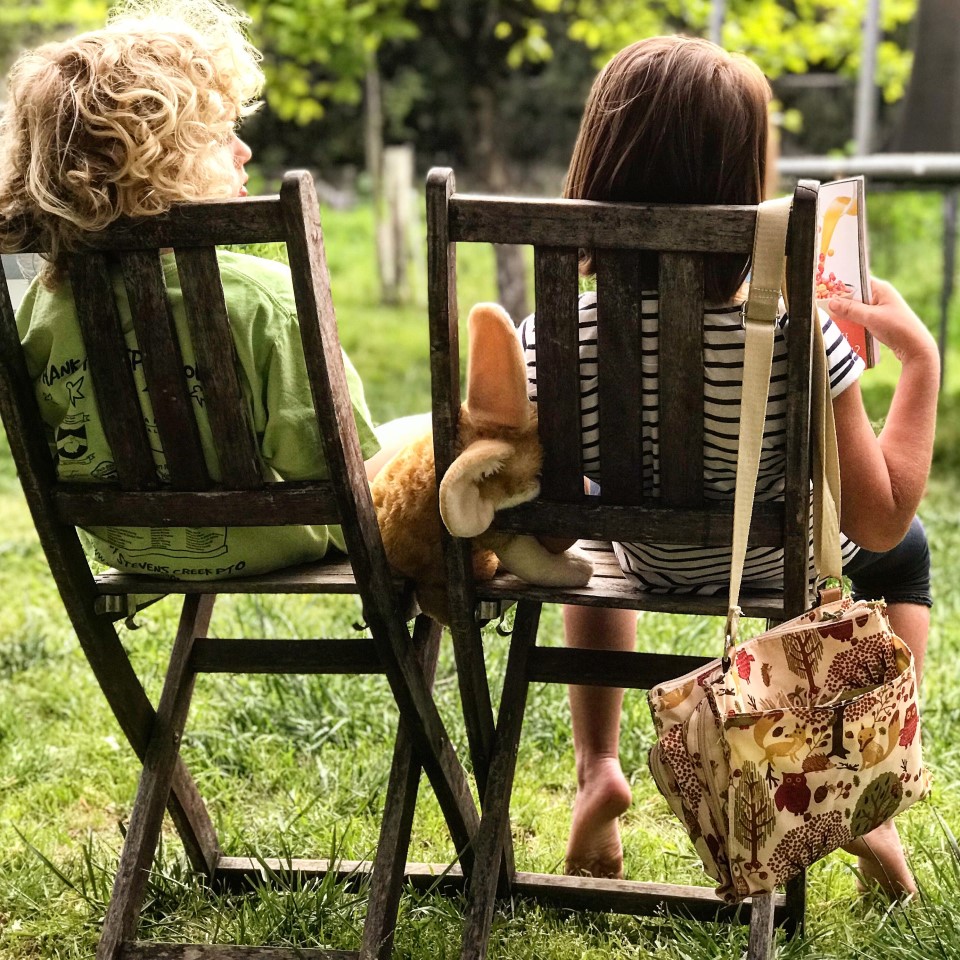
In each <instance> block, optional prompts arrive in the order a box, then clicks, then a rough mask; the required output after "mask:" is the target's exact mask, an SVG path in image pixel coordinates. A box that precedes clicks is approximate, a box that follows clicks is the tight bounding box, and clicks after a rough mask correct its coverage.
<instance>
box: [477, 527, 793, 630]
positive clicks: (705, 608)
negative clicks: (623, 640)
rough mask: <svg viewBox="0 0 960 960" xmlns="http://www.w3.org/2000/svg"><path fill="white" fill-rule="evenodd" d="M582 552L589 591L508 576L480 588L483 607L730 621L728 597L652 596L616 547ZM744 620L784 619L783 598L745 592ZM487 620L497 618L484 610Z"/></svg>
mask: <svg viewBox="0 0 960 960" xmlns="http://www.w3.org/2000/svg"><path fill="white" fill-rule="evenodd" d="M579 548H580V549H581V550H582V551H583V552H584V553H586V554H587V556H589V557H590V559H591V560H592V561H593V577H592V578H591V579H590V582H589V583H588V584H587V585H586V586H584V587H542V586H536V585H534V584H530V583H527V582H526V581H525V580H521V579H520V578H519V577H517V576H514V575H513V574H512V573H507V572H506V571H504V570H500V571H498V572H497V575H496V576H495V577H494V578H493V579H492V580H487V581H485V582H483V583H477V584H476V591H477V599H478V600H479V601H480V602H481V603H484V604H487V603H493V604H496V603H498V602H499V603H501V606H502V608H503V609H505V608H506V606H507V605H509V603H512V602H514V601H516V600H520V599H526V600H539V601H541V602H543V603H570V604H577V605H580V606H593V607H623V608H627V609H630V610H651V611H654V612H657V613H688V614H689V613H696V614H706V615H713V616H725V615H726V612H727V596H726V593H725V592H722V593H720V594H717V595H713V596H700V595H698V594H690V593H653V592H652V591H649V590H643V589H640V588H639V587H638V586H637V584H636V583H634V582H633V581H632V580H630V579H629V578H628V577H626V576H624V573H623V571H622V570H621V569H620V562H619V561H618V560H617V557H616V554H614V552H613V547H612V546H611V545H610V544H609V543H606V542H603V541H600V540H581V541H580V543H579ZM740 609H741V610H742V611H743V613H744V616H747V617H760V618H762V619H767V618H771V619H781V620H782V619H783V597H782V595H780V596H778V595H773V594H763V593H758V592H751V591H750V590H748V589H744V590H743V591H742V593H741V598H740ZM483 614H484V618H487V617H492V616H495V613H493V612H492V608H491V607H488V606H485V607H484V610H483Z"/></svg>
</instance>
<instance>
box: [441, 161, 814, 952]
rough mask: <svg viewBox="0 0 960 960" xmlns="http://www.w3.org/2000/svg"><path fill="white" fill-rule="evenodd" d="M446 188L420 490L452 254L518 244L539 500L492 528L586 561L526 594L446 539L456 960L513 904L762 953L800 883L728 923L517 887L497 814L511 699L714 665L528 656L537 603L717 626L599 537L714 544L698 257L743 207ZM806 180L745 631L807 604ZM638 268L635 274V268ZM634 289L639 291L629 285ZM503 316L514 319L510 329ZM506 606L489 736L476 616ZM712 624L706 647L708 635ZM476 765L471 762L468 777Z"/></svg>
mask: <svg viewBox="0 0 960 960" xmlns="http://www.w3.org/2000/svg"><path fill="white" fill-rule="evenodd" d="M454 191H455V188H454V177H453V173H452V171H450V170H447V169H435V170H433V171H431V173H430V174H429V176H428V179H427V224H428V272H429V287H428V290H429V298H430V299H429V305H430V328H431V340H430V349H431V363H432V377H433V422H434V443H435V447H436V462H437V474H438V477H440V476H442V475H443V473H444V472H445V470H446V469H447V468H448V467H449V465H450V463H451V462H452V460H453V458H454V456H455V447H454V439H455V430H456V423H457V415H458V412H459V408H460V380H459V369H460V367H459V343H458V326H457V320H458V318H457V290H456V244H458V243H477V242H483V243H510V244H528V245H532V246H533V248H534V272H535V286H536V319H537V392H538V407H539V431H540V438H541V441H542V444H543V447H544V465H543V477H542V490H541V493H540V496H539V498H538V499H537V500H536V501H534V502H532V503H529V504H524V505H522V506H520V507H515V508H513V509H511V510H505V511H503V512H502V513H499V514H497V519H496V520H495V525H496V526H498V527H500V528H502V529H508V530H513V531H518V532H526V533H544V534H552V535H554V536H571V537H579V538H581V540H582V541H586V542H587V543H586V546H587V547H588V548H589V550H590V552H591V554H592V556H593V559H594V562H595V574H594V576H593V578H592V580H591V581H590V583H589V584H588V585H587V586H586V587H584V588H582V589H575V590H568V589H557V588H550V587H535V586H531V585H529V584H525V583H522V582H520V581H519V580H518V579H517V578H516V577H512V576H509V575H506V574H503V573H501V574H500V575H498V576H497V577H496V578H495V579H494V580H492V581H490V582H487V583H475V582H474V581H473V579H472V571H471V565H470V562H469V542H467V541H461V540H448V542H447V558H448V568H449V577H450V596H451V608H452V620H453V626H452V633H453V639H454V650H455V654H456V658H457V669H458V672H459V674H460V683H461V691H462V697H463V700H464V709H465V716H466V720H467V723H468V730H470V731H472V733H471V736H472V743H474V757H475V760H476V759H477V758H482V759H483V761H484V763H486V764H488V766H487V767H485V768H478V769H477V771H476V772H477V778H478V782H479V784H480V787H481V791H482V792H481V798H482V804H481V806H482V819H481V826H480V832H479V834H478V837H477V842H476V847H475V857H476V860H475V873H474V876H473V879H472V881H471V883H470V886H469V893H468V905H467V919H466V926H465V932H464V941H463V952H462V957H464V958H480V957H483V956H484V955H485V952H486V941H487V938H488V936H489V931H490V925H491V917H492V914H493V911H494V898H495V895H496V894H497V893H498V887H499V893H500V894H501V895H505V894H509V893H515V894H519V895H522V896H531V897H537V898H539V899H541V900H545V901H547V902H550V903H553V904H557V905H562V906H568V907H580V908H590V909H596V910H611V911H617V912H625V913H649V912H653V911H659V910H662V909H670V910H674V911H678V912H680V913H682V914H685V915H687V916H692V917H694V918H704V919H706V918H716V917H723V918H735V919H738V920H740V921H743V922H749V923H750V925H751V932H750V953H749V956H750V958H751V960H760V958H764V957H766V956H767V952H768V949H769V945H770V942H771V940H772V930H773V923H774V922H775V921H776V922H778V923H781V924H783V925H784V926H785V927H786V928H787V930H788V931H789V932H795V931H797V930H798V929H799V928H800V926H801V924H802V922H803V914H804V897H805V892H804V890H805V887H804V879H803V877H802V876H801V877H800V878H798V879H797V880H796V881H794V882H792V883H791V884H790V885H789V887H788V889H787V891H786V894H777V895H776V896H771V895H768V896H766V897H758V898H755V900H754V902H753V903H750V902H747V903H745V904H743V905H742V906H741V907H740V908H739V909H737V910H734V909H732V908H731V907H729V906H728V905H726V904H724V903H723V902H722V901H721V900H719V899H718V898H717V897H716V896H715V895H714V894H713V892H712V891H711V890H709V889H708V888H706V887H681V886H672V885H667V884H659V883H656V884H653V883H638V882H629V881H617V880H601V879H592V878H581V877H576V878H575V877H557V876H547V875H537V874H526V873H517V872H516V871H515V869H514V867H513V861H512V851H511V849H510V825H509V802H510V793H511V787H512V782H513V776H514V771H515V764H516V755H517V749H518V744H519V738H520V730H521V725H522V722H523V713H524V707H525V703H526V698H527V691H528V688H529V685H530V683H531V682H532V681H539V682H552V683H564V684H568V683H580V684H590V685H606V686H612V687H634V688H640V689H649V688H650V687H652V686H654V685H655V684H657V683H660V682H661V681H663V680H666V679H669V678H672V677H675V676H679V675H681V674H683V673H685V672H687V671H689V670H692V669H695V668H696V667H698V666H699V665H701V664H703V663H706V662H707V661H708V660H709V659H710V657H709V656H706V654H710V655H716V653H717V651H716V650H713V649H711V650H706V651H704V653H705V656H704V657H690V656H676V655H663V654H650V653H643V652H640V653H623V652H619V653H614V652H606V653H598V652H595V651H586V650H576V649H557V648H549V647H539V646H537V645H536V638H537V624H538V618H539V615H540V609H541V605H542V604H543V603H565V604H582V605H592V606H608V607H624V608H630V609H636V610H653V611H663V612H670V613H687V614H718V615H725V614H726V612H727V597H726V595H725V594H724V595H720V596H716V597H705V596H676V595H674V596H662V595H654V594H651V593H645V592H643V591H641V590H639V589H637V588H636V587H635V586H633V585H632V584H631V583H630V582H628V581H627V580H626V579H625V578H624V577H623V575H622V573H621V571H620V565H619V563H618V562H617V560H616V558H615V556H614V555H613V553H612V551H611V548H610V546H609V541H611V540H619V541H627V542H629V541H631V540H638V541H644V540H648V541H652V542H656V543H665V544H670V543H678V544H703V545H710V546H716V545H726V544H729V543H730V541H731V531H732V523H731V517H732V506H733V505H732V502H717V501H712V502H711V501H706V500H705V499H704V496H703V470H704V467H703V457H702V454H701V451H702V449H703V429H704V425H703V396H704V371H703V357H702V349H703V314H704V308H703V293H702V291H703V280H702V277H703V273H702V271H703V259H704V255H707V254H713V253H721V252H726V253H736V254H741V255H743V254H746V255H748V256H749V254H750V252H751V250H752V241H753V232H754V223H755V219H756V208H755V207H731V206H722V207H721V206H718V207H700V206H698V207H693V206H674V207H669V206H661V207H657V206H640V205H627V204H607V203H594V202H588V201H572V200H521V199H512V198H497V197H489V196H487V197H480V196H469V195H465V194H464V195H461V194H457V193H455V192H454ZM816 197H817V184H816V183H814V182H810V181H806V182H801V184H800V185H799V186H798V187H797V190H796V193H795V196H794V202H793V209H792V214H791V221H790V231H789V237H788V247H787V252H788V255H789V271H790V274H789V279H790V288H791V290H792V292H793V299H792V302H791V307H792V309H791V311H790V316H791V320H790V326H789V336H788V340H789V359H788V377H789V385H788V414H787V420H786V439H785V449H786V457H787V460H786V488H785V492H784V497H783V500H782V501H778V502H765V503H759V502H758V503H755V505H754V513H753V523H752V526H751V531H750V533H751V540H750V542H751V544H752V545H763V546H774V545H776V546H781V547H783V549H784V551H785V558H786V560H785V582H784V588H783V592H782V594H781V595H779V596H769V595H760V594H757V593H753V594H749V593H747V592H746V591H745V592H744V594H743V595H742V597H741V601H740V602H741V606H742V609H743V611H744V613H745V615H747V616H754V617H764V618H767V619H768V620H773V621H781V620H785V619H787V618H789V617H792V616H795V615H797V614H799V613H801V612H802V611H803V610H804V609H807V608H808V607H809V606H811V604H812V597H811V596H809V588H808V584H807V578H806V573H805V571H806V569H807V551H808V523H809V511H810V507H809V490H810V466H809V461H810V445H809V437H808V432H809V393H810V386H809V385H810V356H811V337H812V326H811V323H810V316H811V307H812V303H811V298H812V277H813V264H814V259H813V258H814V229H815V211H816ZM580 249H589V250H592V251H594V257H595V260H594V262H595V264H596V274H597V298H598V338H599V346H598V353H599V370H598V382H599V404H600V441H599V442H600V463H601V470H602V473H601V476H600V480H599V483H600V488H601V495H600V496H586V495H585V494H584V491H583V484H582V474H583V470H582V464H581V449H580V443H579V441H578V440H571V438H578V437H579V436H580V390H579V382H580V379H579V377H580V370H579V353H578V349H579V342H578V308H577V294H578V250H580ZM651 264H652V267H651ZM642 275H643V276H644V277H646V278H647V279H648V280H649V278H650V277H653V280H652V284H653V285H654V286H656V287H657V289H658V290H659V297H660V326H659V330H660V333H659V343H660V350H659V385H660V387H659V425H660V429H659V437H660V440H659V443H660V490H661V491H662V495H661V496H660V497H659V498H656V499H653V498H647V499H644V498H643V497H642V495H641V491H640V483H639V478H640V477H642V476H643V466H642V452H641V440H640V438H641V428H640V408H641V402H640V396H639V394H640V379H641V378H640V290H641V276H642ZM643 288H644V289H649V287H648V286H646V285H645V286H644V287H643ZM518 319H519V318H518ZM512 601H518V604H517V609H516V615H515V620H514V626H513V635H512V639H511V643H510V648H509V654H508V662H507V667H506V674H505V679H504V685H503V692H502V699H501V702H500V708H499V714H498V720H497V724H496V728H495V730H494V725H493V720H492V717H491V715H490V707H489V705H490V696H489V692H488V689H487V682H486V677H485V675H484V668H483V651H482V648H481V638H480V623H479V620H481V619H483V618H484V617H489V616H491V615H492V613H491V611H495V610H496V609H497V605H498V604H500V605H503V604H508V603H510V602H512ZM720 629H721V628H718V637H719V636H720ZM478 767H479V764H478Z"/></svg>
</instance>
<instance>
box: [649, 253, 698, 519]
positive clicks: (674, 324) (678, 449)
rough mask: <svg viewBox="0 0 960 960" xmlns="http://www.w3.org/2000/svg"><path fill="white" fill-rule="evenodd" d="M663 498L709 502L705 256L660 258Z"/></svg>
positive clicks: (677, 501)
mask: <svg viewBox="0 0 960 960" xmlns="http://www.w3.org/2000/svg"><path fill="white" fill-rule="evenodd" d="M659 291H660V311H659V312H660V326H659V338H658V339H659V347H660V356H659V388H660V421H659V444H660V457H659V460H660V498H661V500H663V501H664V503H666V504H668V505H671V506H680V505H684V506H696V505H697V504H700V503H702V502H703V257H702V256H701V255H700V254H682V253H663V254H661V256H660V284H659Z"/></svg>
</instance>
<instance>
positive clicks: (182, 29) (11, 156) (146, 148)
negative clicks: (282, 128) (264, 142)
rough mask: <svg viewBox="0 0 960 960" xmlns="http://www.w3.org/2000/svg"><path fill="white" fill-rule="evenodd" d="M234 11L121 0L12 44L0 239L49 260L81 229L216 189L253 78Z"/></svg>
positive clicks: (2, 123)
mask: <svg viewBox="0 0 960 960" xmlns="http://www.w3.org/2000/svg"><path fill="white" fill-rule="evenodd" d="M246 22H247V18H246V17H245V16H244V15H242V14H240V13H239V12H238V11H236V10H234V9H233V8H232V7H230V6H228V5H227V4H226V3H223V2H220V0H173V2H169V0H167V2H163V3H162V5H161V4H157V3H151V2H143V0H133V2H127V3H124V4H122V5H121V6H120V7H118V8H116V9H115V10H114V12H113V14H112V15H111V18H110V20H109V21H108V23H107V25H106V26H105V27H104V28H103V29H100V30H94V31H91V32H89V33H84V34H80V35H79V36H76V37H72V38H71V39H69V40H65V41H63V42H59V43H48V44H46V45H44V46H42V47H39V48H38V49H36V50H32V51H28V52H26V53H24V54H22V55H21V56H20V57H19V58H18V59H17V61H16V62H15V64H14V66H13V68H12V70H11V72H10V76H9V78H8V97H9V99H8V103H7V105H6V109H5V111H4V114H3V117H2V119H0V250H7V251H11V250H16V249H19V248H22V247H23V246H24V245H25V244H27V243H29V242H35V243H37V244H38V245H39V246H40V247H41V248H42V249H43V250H45V251H47V253H46V256H47V257H48V258H49V260H50V261H51V263H52V264H54V265H56V263H57V260H58V258H59V255H60V254H61V253H62V252H63V251H64V250H69V249H70V248H71V246H73V243H74V239H75V237H76V234H77V232H78V231H80V230H100V229H103V228H104V227H105V226H107V225H108V224H109V223H111V222H112V221H113V220H115V219H116V218H117V217H120V216H124V215H128V216H149V215H153V214H158V213H162V212H164V211H165V210H167V209H169V207H170V205H171V204H173V203H175V202H177V201H181V200H204V199H212V198H216V197H223V196H226V195H228V194H229V193H230V184H231V181H232V176H233V170H232V164H233V158H232V156H231V154H230V151H229V150H225V149H223V148H224V145H225V144H227V143H229V141H230V140H231V138H232V136H233V134H234V130H235V124H236V122H237V121H238V120H239V119H240V118H241V117H244V116H246V115H247V114H249V113H251V112H252V111H253V110H255V109H256V107H257V106H258V104H257V103H256V102H255V101H256V97H257V96H258V95H259V93H260V90H261V88H262V86H263V73H262V71H261V70H260V67H259V60H260V54H259V53H258V52H257V50H256V49H255V48H254V47H253V46H252V45H251V44H250V43H249V41H248V40H247V39H246V37H245V35H244V26H245V24H246ZM56 273H57V271H56V270H53V271H50V272H49V273H48V279H49V280H51V282H53V280H54V279H55V275H56Z"/></svg>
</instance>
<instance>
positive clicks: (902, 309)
mask: <svg viewBox="0 0 960 960" xmlns="http://www.w3.org/2000/svg"><path fill="white" fill-rule="evenodd" d="M870 283H871V286H872V289H873V303H872V304H871V303H861V302H860V301H859V300H846V299H843V300H842V299H840V298H838V297H832V298H831V299H830V301H829V303H828V304H827V312H828V313H829V314H830V316H831V317H837V319H839V320H852V321H853V322H854V323H859V324H862V325H863V326H864V327H866V328H867V330H869V331H870V332H871V333H872V334H873V335H874V336H875V337H876V338H877V339H878V340H879V341H880V342H881V343H882V344H885V345H886V346H887V347H889V348H890V349H891V350H892V351H893V352H894V354H895V355H896V357H897V359H898V360H899V361H900V362H901V363H902V364H907V363H910V364H914V363H917V362H923V363H928V364H931V365H935V366H936V368H937V369H939V365H940V355H939V352H938V350H937V344H936V341H935V340H934V339H933V336H932V334H931V333H930V331H929V330H928V329H927V328H926V326H924V323H923V321H922V320H921V319H920V318H919V317H918V316H917V315H916V314H915V313H914V312H913V311H912V310H911V309H910V307H909V306H907V303H906V301H905V300H904V299H903V297H901V296H900V294H899V293H898V292H897V290H896V289H895V288H894V287H893V286H891V285H890V284H889V283H887V282H886V281H885V280H878V279H876V277H871V279H870ZM935 375H936V376H939V373H936V374H935Z"/></svg>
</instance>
